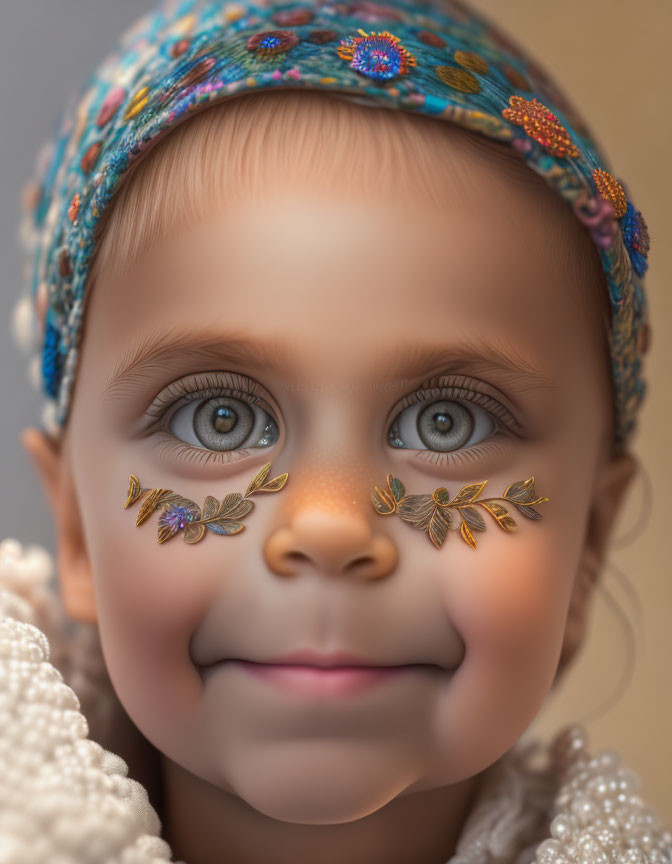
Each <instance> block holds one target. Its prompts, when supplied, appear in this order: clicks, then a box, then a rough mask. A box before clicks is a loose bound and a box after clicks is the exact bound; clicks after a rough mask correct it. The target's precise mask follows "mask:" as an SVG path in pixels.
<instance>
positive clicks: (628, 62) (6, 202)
mask: <svg viewBox="0 0 672 864" xmlns="http://www.w3.org/2000/svg"><path fill="white" fill-rule="evenodd" d="M152 5H153V4H151V3H149V2H146V0H114V2H112V0H107V2H105V0H0V11H1V12H2V18H1V19H0V21H1V24H0V117H1V118H2V120H1V121H0V184H1V186H0V220H1V223H0V244H1V248H0V252H1V255H2V261H3V264H4V268H3V285H2V291H1V292H0V318H1V319H2V322H3V324H2V327H3V328H4V329H3V338H2V339H0V399H1V402H0V404H1V406H2V408H1V410H0V417H1V425H0V436H1V438H0V443H1V445H2V446H1V448H0V454H1V455H0V459H1V463H0V487H1V488H2V491H3V493H4V494H3V495H2V500H1V501H0V508H1V515H0V518H1V520H2V522H1V524H2V528H1V529H0V539H2V538H3V537H16V538H18V539H19V540H21V541H22V542H24V543H39V544H41V545H43V546H45V547H47V549H49V550H50V551H52V552H54V551H55V547H54V533H53V527H52V519H51V514H50V512H49V509H48V506H47V502H46V499H45V498H44V497H43V494H42V490H41V487H40V485H39V483H38V480H37V477H36V476H35V474H34V472H33V470H32V466H31V464H30V463H29V461H28V457H27V456H26V454H25V453H24V451H23V449H22V447H21V445H20V442H19V437H18V436H19V433H20V431H21V429H22V428H24V427H25V426H29V425H38V417H39V410H40V407H41V400H40V398H39V397H38V395H37V394H36V393H35V392H34V391H33V390H32V388H31V387H30V384H29V382H28V379H27V370H26V362H25V357H24V355H23V354H22V353H21V352H20V351H19V349H18V348H17V347H15V345H14V343H13V340H12V337H11V333H10V329H9V316H10V312H11V309H12V306H13V304H14V301H15V300H16V298H17V297H18V296H19V295H20V293H21V292H22V287H23V286H22V285H21V260H20V254H19V246H18V236H17V231H18V218H19V213H20V193H21V189H22V188H23V185H24V184H25V182H26V181H27V180H28V179H29V177H30V176H31V174H32V170H33V165H34V160H35V158H36V155H37V152H38V150H39V148H40V146H41V144H42V143H43V141H44V140H45V139H46V138H48V137H50V136H51V134H52V131H53V128H54V125H55V123H56V122H57V119H58V116H59V112H60V111H61V109H62V107H63V106H64V104H65V101H66V99H67V97H68V95H69V93H70V92H71V91H72V90H73V89H75V88H77V87H79V86H80V85H81V84H82V83H83V81H84V79H85V78H86V77H88V75H89V74H90V73H91V71H92V70H93V68H94V65H95V64H96V63H97V62H98V61H99V60H100V59H102V57H103V55H104V54H105V53H107V51H109V50H110V49H111V48H112V47H113V46H114V44H115V43H116V39H117V37H118V35H119V34H120V33H121V32H122V30H124V29H125V28H126V27H127V26H128V25H130V24H131V23H132V22H133V21H134V19H135V18H136V17H138V16H139V15H140V14H142V13H143V12H145V11H147V10H148V9H149V8H151V6H152ZM473 5H474V6H476V7H477V8H479V9H480V10H481V11H483V12H486V13H487V14H489V15H490V16H491V17H492V18H493V19H494V20H496V21H499V22H500V23H502V24H503V25H504V26H505V27H506V29H507V30H508V31H509V33H510V34H511V35H512V36H513V37H514V38H516V39H517V40H519V41H520V43H521V44H522V45H524V46H527V48H528V50H529V52H530V53H531V54H532V55H533V56H534V57H535V58H536V59H537V60H539V61H540V62H541V63H542V64H544V65H545V66H546V67H547V68H548V69H549V71H550V72H551V73H553V74H555V75H556V76H557V78H558V79H559V81H560V82H561V84H563V85H564V87H565V89H566V90H567V92H568V93H569V95H570V97H571V98H572V99H573V101H574V102H575V103H576V105H577V107H578V108H579V109H581V110H582V111H583V112H584V113H585V115H586V118H587V120H588V122H589V125H590V126H591V128H592V129H593V130H594V131H595V133H596V135H597V136H598V138H599V139H600V140H601V141H602V142H603V146H604V147H605V149H606V152H607V153H608V155H609V156H610V158H611V161H612V165H613V168H614V172H615V173H616V174H617V175H620V176H622V177H623V178H624V179H625V180H626V182H627V184H628V186H629V188H630V190H631V192H632V195H633V199H634V202H635V205H636V206H637V207H638V208H639V209H640V210H642V212H643V213H644V215H645V217H646V220H647V222H648V224H649V229H650V233H651V241H652V247H651V269H650V271H649V275H648V290H649V298H650V306H651V314H652V322H653V349H652V353H651V354H650V355H649V359H648V362H647V370H648V378H649V382H650V384H649V387H650V389H649V397H648V400H647V402H646V404H645V407H644V411H643V413H642V418H641V424H640V432H639V434H638V436H637V437H636V440H635V443H634V450H635V451H636V453H637V454H638V456H639V458H640V461H641V463H642V465H643V468H644V471H645V477H648V478H649V480H650V484H651V485H650V486H649V485H648V484H647V483H646V482H645V479H640V480H639V481H637V482H636V483H635V487H634V488H633V490H632V494H631V496H630V499H629V501H628V505H627V507H626V512H625V513H624V514H623V519H622V524H621V526H620V528H619V529H617V538H616V541H615V543H614V546H613V549H612V552H611V555H610V566H609V567H608V568H607V570H606V571H605V572H604V574H603V578H602V585H601V586H600V591H599V593H598V595H597V596H596V598H595V602H594V605H593V625H592V631H591V634H590V637H589V639H588V641H587V643H586V644H585V646H584V649H583V652H582V654H581V656H580V658H579V659H578V661H577V663H576V665H575V668H574V669H573V670H570V672H569V673H568V676H567V682H566V683H565V684H564V685H562V687H561V688H560V691H559V693H558V694H557V695H556V696H555V697H554V699H553V700H552V701H550V702H549V704H548V705H547V706H546V707H545V708H544V709H543V711H542V712H541V714H540V716H539V718H538V720H537V721H536V722H535V726H537V727H538V729H539V731H540V732H541V733H542V734H544V735H548V734H551V733H552V732H554V731H555V730H557V729H558V728H559V726H561V725H563V724H565V723H567V722H570V721H580V722H584V720H585V725H586V728H587V729H588V731H589V734H590V738H591V745H592V746H593V748H601V747H607V746H609V747H611V746H613V747H615V748H617V749H618V750H619V751H620V752H621V754H622V756H623V759H624V761H625V762H626V764H628V765H629V766H630V767H631V768H633V769H634V770H635V771H636V772H637V773H638V774H639V775H640V777H641V779H642V784H643V794H644V797H645V798H646V799H647V800H648V801H649V802H650V803H652V804H653V805H654V806H655V807H657V809H658V811H659V813H660V815H661V816H662V817H663V819H664V820H665V821H666V822H667V824H668V825H672V780H671V779H670V777H671V776H672V735H671V734H670V731H669V729H670V723H669V717H670V715H671V713H672V662H671V661H670V655H671V653H672V635H671V632H670V630H671V628H670V618H671V615H670V612H671V610H672V602H671V601H672V573H671V568H670V564H669V561H670V553H671V550H670V545H669V542H668V537H669V528H668V524H669V514H668V507H669V488H670V483H671V481H672V456H671V450H672V448H671V447H670V441H671V437H672V436H671V435H670V428H671V421H672V410H671V401H672V400H671V398H670V383H669V382H670V373H671V372H672V338H671V337H672V331H671V328H672V292H671V291H670V279H671V277H672V247H671V244H670V243H669V241H668V237H669V230H670V227H671V222H672V219H671V217H670V202H672V188H671V184H670V175H669V142H670V135H671V133H672V122H671V120H670V114H671V109H672V104H671V100H670V95H669V94H670V86H671V85H672V75H671V74H670V73H671V62H670V51H669V44H668V43H669V38H670V34H671V33H672V2H670V0H638V2H637V3H636V4H635V3H633V2H631V0H628V2H626V0H563V2H560V3H550V2H539V0H474V3H473ZM103 456H104V454H101V458H103ZM650 506H652V511H651V513H650V515H648V516H647V513H648V508H649V507H650ZM642 517H644V518H643V521H642ZM633 530H634V536H633ZM628 580H629V581H628ZM629 586H632V588H630V587H629ZM633 589H634V591H635V592H636V596H637V597H638V599H639V603H640V604H641V607H642V629H641V631H638V635H637V640H636V644H635V645H634V646H631V645H630V644H629V642H628V641H627V638H626V637H627V631H626V630H625V629H624V624H623V622H622V620H621V619H620V618H619V609H622V614H624V615H625V616H626V618H627V620H628V621H630V622H631V624H632V625H633V626H635V624H636V608H635V606H634V605H633V601H632V599H631V597H630V593H631V591H632V590H633ZM633 650H634V652H635V666H634V668H633V669H632V670H630V673H629V677H628V679H627V681H626V682H623V681H622V678H621V676H622V674H623V672H624V671H626V672H627V671H628V670H627V663H628V657H629V655H630V653H632V651H633ZM625 684H627V686H625Z"/></svg>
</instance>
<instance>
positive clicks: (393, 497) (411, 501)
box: [371, 474, 549, 549]
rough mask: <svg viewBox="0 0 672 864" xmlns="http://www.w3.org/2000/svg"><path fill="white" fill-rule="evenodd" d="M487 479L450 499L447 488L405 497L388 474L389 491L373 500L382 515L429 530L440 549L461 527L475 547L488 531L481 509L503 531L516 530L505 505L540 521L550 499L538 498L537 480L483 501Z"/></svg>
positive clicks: (382, 491)
mask: <svg viewBox="0 0 672 864" xmlns="http://www.w3.org/2000/svg"><path fill="white" fill-rule="evenodd" d="M487 482H488V481H487V480H484V481H483V482H482V483H472V484H470V485H469V486H463V487H462V488H461V489H460V491H459V492H458V493H457V495H456V496H455V497H454V498H453V499H452V500H451V498H450V495H449V493H448V490H447V489H446V487H445V486H441V487H440V488H439V489H435V490H434V492H433V493H432V494H431V495H406V494H405V491H404V484H403V483H402V482H401V480H399V478H398V477H394V476H393V475H392V474H388V475H387V489H381V488H380V487H379V486H376V487H375V489H374V491H373V492H372V493H371V501H372V503H373V506H374V507H375V508H376V510H377V511H378V513H380V514H381V516H388V515H390V514H392V513H396V514H397V515H398V516H400V517H401V518H402V519H403V520H404V521H405V522H408V523H410V524H411V525H412V526H413V528H417V529H419V530H420V531H426V532H427V533H428V535H429V539H430V540H431V542H432V543H433V544H434V546H436V548H437V549H440V548H441V546H442V545H443V542H444V540H445V539H446V536H447V534H448V531H450V530H457V529H458V528H459V531H460V536H461V537H462V539H463V540H464V541H465V543H468V544H469V546H471V548H472V549H475V548H476V540H475V539H474V535H473V532H474V531H485V520H484V519H483V516H482V515H481V513H480V512H479V510H478V508H479V507H482V508H483V509H484V510H485V511H486V513H489V514H490V515H491V516H492V517H493V519H494V520H495V521H496V522H497V524H498V525H499V526H500V528H503V529H504V531H514V530H515V529H516V527H517V525H516V522H515V521H514V519H513V517H512V516H511V515H510V513H509V511H508V510H507V508H506V507H505V505H504V502H509V503H510V504H513V505H514V507H516V508H517V509H518V510H519V511H520V512H521V513H522V514H523V516H526V517H527V518H528V519H541V514H540V513H538V512H537V511H536V510H535V509H534V505H535V504H544V503H545V502H546V501H548V500H549V499H548V498H537V497H536V493H535V491H534V477H530V478H528V479H527V480H519V481H517V482H516V483H511V484H509V485H508V486H507V487H506V489H505V490H504V492H503V493H502V495H501V496H499V497H497V498H481V499H479V495H480V494H481V492H482V491H483V489H484V488H485V484H486V483H487Z"/></svg>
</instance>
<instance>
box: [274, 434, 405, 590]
mask: <svg viewBox="0 0 672 864" xmlns="http://www.w3.org/2000/svg"><path fill="white" fill-rule="evenodd" d="M301 461H302V464H301V465H300V466H297V467H296V468H295V469H294V470H290V471H289V481H288V483H287V485H286V486H285V489H284V490H283V493H286V494H284V495H283V501H282V503H280V500H279V496H278V501H277V504H278V510H277V511H276V518H277V521H276V527H275V528H274V529H273V530H272V531H271V533H270V535H269V537H268V538H267V541H266V544H265V548H264V557H265V559H266V562H267V564H268V566H269V567H270V568H271V569H272V570H273V571H274V572H276V573H278V574H282V575H291V574H295V573H297V572H299V571H300V570H313V571H315V572H322V573H324V574H332V575H336V574H351V575H353V576H359V577H360V578H369V579H372V578H380V577H381V576H384V575H386V574H388V573H390V572H391V571H392V570H393V569H394V567H395V566H396V563H397V558H398V553H397V548H396V545H395V544H394V542H393V541H392V539H391V538H390V537H389V536H388V535H387V533H386V531H385V529H386V528H387V524H380V525H379V524H378V522H376V521H375V517H376V516H377V513H376V511H375V510H374V508H373V505H372V504H371V500H370V492H371V489H372V488H373V476H372V466H371V465H369V464H367V463H366V462H365V461H364V460H363V459H362V458H361V457H358V456H356V455H351V456H348V454H347V452H346V451H340V452H336V453H328V454H327V453H321V454H314V455H313V456H312V457H310V458H308V459H306V460H304V459H302V460H301ZM380 523H383V520H380ZM381 529H382V530H381Z"/></svg>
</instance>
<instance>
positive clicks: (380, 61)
mask: <svg viewBox="0 0 672 864" xmlns="http://www.w3.org/2000/svg"><path fill="white" fill-rule="evenodd" d="M357 32H358V33H359V34H360V35H359V36H348V38H347V39H342V40H341V44H340V45H339V46H338V48H337V49H336V51H337V53H338V56H339V57H340V58H341V60H349V61H350V67H351V68H352V69H354V70H355V71H356V72H361V73H362V75H368V77H369V78H374V79H376V80H378V81H385V80H387V79H389V78H396V77H397V75H408V73H409V71H410V68H411V67H412V66H417V64H418V61H417V60H416V59H415V57H414V56H413V54H411V53H410V52H409V51H407V50H406V48H404V46H403V45H402V44H401V40H400V39H399V37H398V36H394V35H393V34H392V33H388V32H387V30H383V31H382V32H381V33H376V32H375V31H371V33H370V34H369V33H367V32H366V31H365V30H361V29H359V28H358V30H357Z"/></svg>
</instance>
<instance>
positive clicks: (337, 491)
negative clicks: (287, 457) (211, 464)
mask: <svg viewBox="0 0 672 864" xmlns="http://www.w3.org/2000/svg"><path fill="white" fill-rule="evenodd" d="M370 473H371V472H370V469H369V467H368V466H367V465H366V464H365V463H364V462H363V461H361V460H359V459H356V458H353V457H352V456H346V455H341V454H338V453H336V454H334V453H319V454H313V455H311V456H310V457H309V458H308V459H307V460H306V461H303V462H302V463H301V466H300V467H298V468H295V469H294V470H292V471H290V472H289V482H288V483H287V486H286V487H285V488H286V492H287V495H286V497H285V503H286V504H288V506H290V507H300V508H301V509H310V510H321V511H323V512H327V511H328V512H329V513H330V514H334V513H351V512H352V511H353V509H355V508H361V507H362V506H366V505H367V504H368V502H369V494H370V490H371V488H372V485H373V481H372V480H371V481H370ZM290 487H291V492H290Z"/></svg>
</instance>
